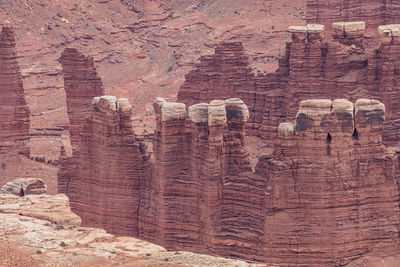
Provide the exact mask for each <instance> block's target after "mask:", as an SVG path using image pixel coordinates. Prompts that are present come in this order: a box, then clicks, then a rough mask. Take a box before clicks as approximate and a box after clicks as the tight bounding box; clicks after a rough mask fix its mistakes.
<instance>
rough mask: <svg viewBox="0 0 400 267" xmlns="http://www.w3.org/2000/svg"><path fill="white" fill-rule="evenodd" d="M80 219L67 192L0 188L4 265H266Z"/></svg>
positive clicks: (0, 243)
mask: <svg viewBox="0 0 400 267" xmlns="http://www.w3.org/2000/svg"><path fill="white" fill-rule="evenodd" d="M79 224H80V218H79V217H78V216H77V215H75V214H74V213H72V212H71V210H70V208H69V201H68V198H67V197H66V196H65V195H63V194H58V195H54V196H52V195H46V194H42V195H28V196H24V197H19V196H16V195H12V194H0V237H1V238H0V266H30V267H36V266H40V267H42V266H52V267H53V266H83V265H84V266H154V265H157V266H158V265H159V264H166V265H163V266H168V263H170V264H171V265H174V264H175V265H176V264H182V265H183V266H221V267H222V266H240V267H247V266H261V265H253V264H248V263H245V262H242V261H237V260H230V259H224V258H217V257H212V256H206V255H200V254H194V253H190V252H168V251H166V250H165V249H164V248H163V247H161V246H158V245H155V244H152V243H149V242H146V241H143V240H139V239H136V238H133V237H115V236H114V235H111V234H108V233H106V232H105V231H104V230H102V229H96V228H87V227H79ZM3 264H4V265H3Z"/></svg>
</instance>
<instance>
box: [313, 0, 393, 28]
mask: <svg viewBox="0 0 400 267" xmlns="http://www.w3.org/2000/svg"><path fill="white" fill-rule="evenodd" d="M399 15H400V3H398V2H397V1H386V0H360V1H351V0H333V1H324V0H307V15H306V16H307V22H308V23H319V24H324V25H325V26H327V27H330V25H331V24H332V23H333V22H337V21H357V20H362V21H365V22H366V23H367V25H368V27H371V28H372V29H374V28H376V27H378V26H379V25H384V24H391V23H399V22H400V21H399Z"/></svg>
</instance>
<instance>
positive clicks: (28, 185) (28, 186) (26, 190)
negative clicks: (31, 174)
mask: <svg viewBox="0 0 400 267" xmlns="http://www.w3.org/2000/svg"><path fill="white" fill-rule="evenodd" d="M0 193H9V194H14V195H17V196H25V195H40V194H46V193H47V186H46V184H45V183H44V182H43V180H42V179H39V178H18V179H15V180H12V181H11V182H8V183H6V184H5V185H3V187H1V188H0Z"/></svg>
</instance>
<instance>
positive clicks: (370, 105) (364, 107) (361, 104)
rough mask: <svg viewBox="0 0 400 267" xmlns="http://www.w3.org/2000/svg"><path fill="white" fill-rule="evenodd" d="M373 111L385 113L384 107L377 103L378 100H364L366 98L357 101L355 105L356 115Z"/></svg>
mask: <svg viewBox="0 0 400 267" xmlns="http://www.w3.org/2000/svg"><path fill="white" fill-rule="evenodd" d="M373 110H379V111H383V112H384V113H385V112H386V108H385V105H384V104H383V103H381V102H379V101H378V100H375V99H366V98H360V99H357V101H356V104H355V114H356V115H357V113H358V112H359V111H373Z"/></svg>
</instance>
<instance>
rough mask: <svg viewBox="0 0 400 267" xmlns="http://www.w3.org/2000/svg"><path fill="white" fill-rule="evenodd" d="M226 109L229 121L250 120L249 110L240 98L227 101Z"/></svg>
mask: <svg viewBox="0 0 400 267" xmlns="http://www.w3.org/2000/svg"><path fill="white" fill-rule="evenodd" d="M225 109H226V117H227V120H228V121H240V122H247V121H248V119H249V109H248V108H247V105H246V104H245V103H244V102H243V101H242V100H241V99H240V98H229V99H226V100H225Z"/></svg>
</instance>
